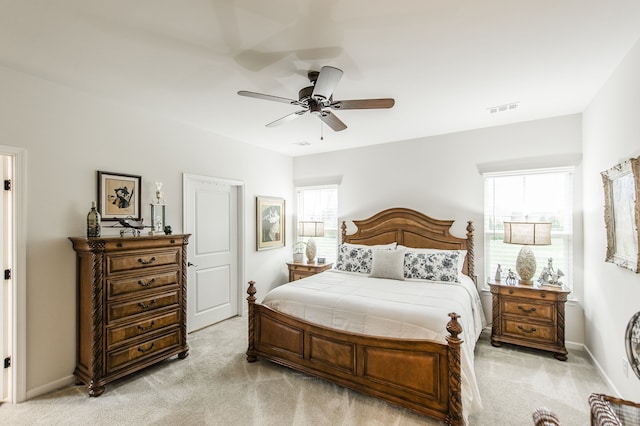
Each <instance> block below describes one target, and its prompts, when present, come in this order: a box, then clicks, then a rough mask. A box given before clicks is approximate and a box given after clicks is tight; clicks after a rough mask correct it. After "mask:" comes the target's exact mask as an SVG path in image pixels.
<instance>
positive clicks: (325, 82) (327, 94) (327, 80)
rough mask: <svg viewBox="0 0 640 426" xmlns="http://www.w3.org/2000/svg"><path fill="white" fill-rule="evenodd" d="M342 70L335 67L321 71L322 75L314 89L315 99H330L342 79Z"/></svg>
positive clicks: (326, 67)
mask: <svg viewBox="0 0 640 426" xmlns="http://www.w3.org/2000/svg"><path fill="white" fill-rule="evenodd" d="M342 74H343V72H342V70H341V69H339V68H335V67H329V66H324V67H322V68H321V69H320V74H319V75H318V79H317V80H316V83H315V85H314V87H313V95H312V96H313V97H314V98H321V99H329V98H331V95H332V94H333V91H334V90H335V88H336V86H337V85H338V82H339V81H340V79H341V78H342Z"/></svg>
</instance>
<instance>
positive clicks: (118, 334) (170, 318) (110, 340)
mask: <svg viewBox="0 0 640 426" xmlns="http://www.w3.org/2000/svg"><path fill="white" fill-rule="evenodd" d="M179 324H180V312H179V311H178V310H175V311H172V312H168V313H165V314H160V315H155V316H151V317H149V318H147V319H144V320H139V321H138V322H136V323H135V324H128V325H123V326H120V327H112V328H109V329H107V349H111V348H112V347H113V346H116V345H119V344H122V343H123V342H126V341H128V340H130V339H133V338H136V337H138V336H142V335H145V334H149V333H155V332H157V331H158V330H162V329H163V328H167V327H171V326H173V325H179Z"/></svg>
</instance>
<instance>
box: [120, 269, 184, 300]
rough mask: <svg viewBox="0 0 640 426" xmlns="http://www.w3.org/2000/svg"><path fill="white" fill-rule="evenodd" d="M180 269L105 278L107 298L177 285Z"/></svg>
mask: <svg viewBox="0 0 640 426" xmlns="http://www.w3.org/2000/svg"><path fill="white" fill-rule="evenodd" d="M179 272H180V271H178V270H175V271H169V272H163V273H156V274H149V275H139V276H136V277H131V278H124V279H110V280H107V298H109V299H111V298H113V297H117V296H124V295H127V294H131V293H135V292H138V291H144V290H152V289H158V288H163V287H171V286H177V285H178V283H179V282H180V280H179V279H178V273H179Z"/></svg>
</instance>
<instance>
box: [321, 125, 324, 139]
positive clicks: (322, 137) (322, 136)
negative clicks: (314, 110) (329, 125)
mask: <svg viewBox="0 0 640 426" xmlns="http://www.w3.org/2000/svg"><path fill="white" fill-rule="evenodd" d="M322 130H323V127H322V121H320V140H321V141H323V140H324V135H323V134H322Z"/></svg>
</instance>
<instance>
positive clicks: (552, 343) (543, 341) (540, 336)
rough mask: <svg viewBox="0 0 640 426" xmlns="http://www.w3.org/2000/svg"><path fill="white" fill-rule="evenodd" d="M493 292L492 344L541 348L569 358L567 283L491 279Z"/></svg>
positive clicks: (563, 359)
mask: <svg viewBox="0 0 640 426" xmlns="http://www.w3.org/2000/svg"><path fill="white" fill-rule="evenodd" d="M489 286H490V287H491V294H492V295H493V306H492V309H493V326H492V329H491V344H492V345H493V346H496V347H499V346H502V343H511V344H514V345H520V346H526V347H529V348H535V349H542V350H545V351H550V352H553V353H554V356H555V357H556V358H557V359H559V360H560V361H566V360H567V348H566V347H565V345H564V318H565V317H564V305H565V302H566V301H567V295H568V294H569V293H570V291H569V290H567V289H566V288H565V287H551V286H540V285H537V284H534V285H533V286H526V285H508V284H502V283H489Z"/></svg>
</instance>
